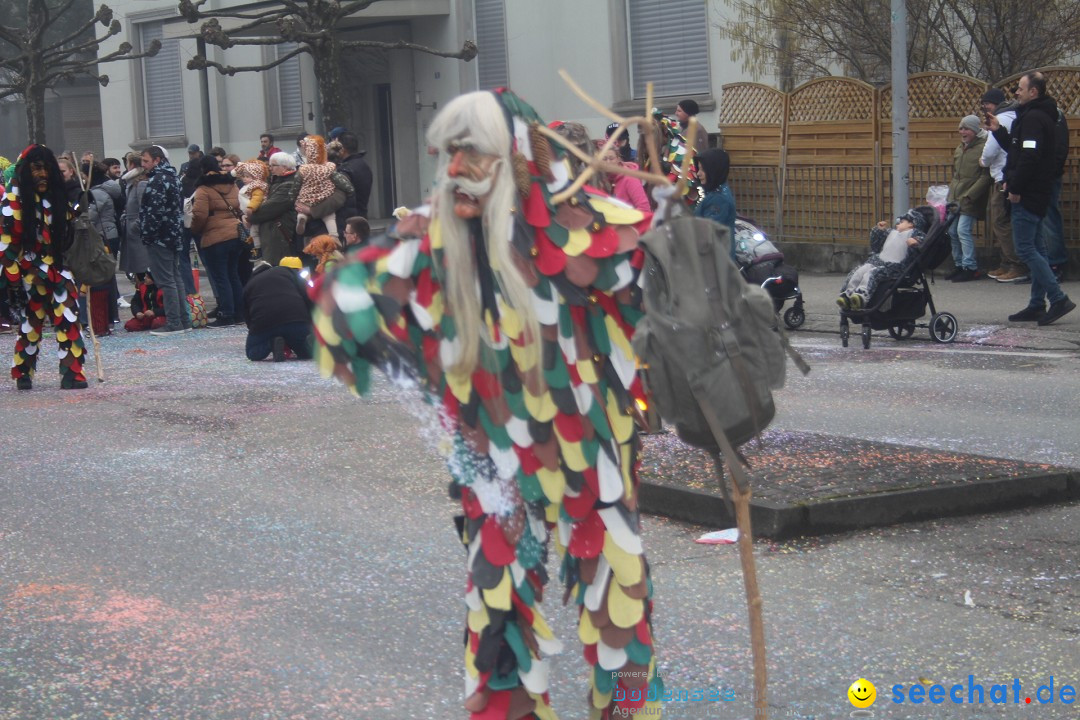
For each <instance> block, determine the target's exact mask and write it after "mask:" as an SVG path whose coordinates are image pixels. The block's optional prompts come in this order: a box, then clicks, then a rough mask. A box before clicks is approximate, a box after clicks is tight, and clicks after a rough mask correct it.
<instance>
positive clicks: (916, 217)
mask: <svg viewBox="0 0 1080 720" xmlns="http://www.w3.org/2000/svg"><path fill="white" fill-rule="evenodd" d="M900 220H907V221H908V222H909V223H911V224H912V225H914V226H915V229H916V230H918V231H919V232H926V225H927V222H926V216H925V215H923V214H922V213H921V212H919V211H918V210H916V209H915V208H911V209H910V210H908V211H907V212H906V213H904V214H903V215H901V216H900V217H899V218H898V219H897V222H899V221H900ZM283 262H284V261H283Z"/></svg>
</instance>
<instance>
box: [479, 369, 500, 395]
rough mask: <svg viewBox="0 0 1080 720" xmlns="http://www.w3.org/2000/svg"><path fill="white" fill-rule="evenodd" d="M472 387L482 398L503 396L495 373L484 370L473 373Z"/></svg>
mask: <svg viewBox="0 0 1080 720" xmlns="http://www.w3.org/2000/svg"><path fill="white" fill-rule="evenodd" d="M472 385H473V388H474V389H475V390H476V394H477V395H479V396H480V397H482V398H493V397H498V396H499V395H502V386H501V385H500V384H499V378H498V377H497V376H496V375H495V373H490V372H488V371H487V370H484V369H483V368H477V369H476V370H474V371H473V376H472Z"/></svg>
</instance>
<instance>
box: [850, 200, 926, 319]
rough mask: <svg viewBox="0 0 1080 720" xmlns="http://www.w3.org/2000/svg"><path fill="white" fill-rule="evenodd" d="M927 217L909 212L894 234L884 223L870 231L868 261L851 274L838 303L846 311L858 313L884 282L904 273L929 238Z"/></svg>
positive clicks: (898, 223) (898, 220)
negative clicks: (927, 234) (910, 256)
mask: <svg viewBox="0 0 1080 720" xmlns="http://www.w3.org/2000/svg"><path fill="white" fill-rule="evenodd" d="M926 229H927V228H926V217H925V216H924V215H923V214H922V213H921V212H919V211H918V210H915V209H912V210H908V211H907V212H906V213H904V214H903V215H902V216H900V217H899V218H897V219H896V227H895V228H893V229H892V230H891V231H890V230H889V224H888V223H887V222H885V221H884V220H882V221H881V222H879V223H878V224H877V226H876V227H875V228H874V229H873V230H871V231H870V249H871V250H872V251H873V252H872V254H871V255H870V257H869V258H867V260H866V262H864V263H863V264H862V265H860V266H859V267H857V268H855V269H854V270H852V271H851V274H850V275H848V276H847V280H846V281H845V282H844V288H843V290H841V291H840V297H838V298H837V299H836V304H837V305H839V306H840V307H841V308H843V309H844V310H859V309H861V308H862V307H863V306H865V305H869V304H870V298H872V297H873V296H874V290H875V289H876V288H877V286H878V285H880V284H881V282H882V281H883V280H892V279H895V278H896V277H898V276H899V274H900V273H901V272H903V267H904V262H905V261H906V260H907V259H908V256H909V253H911V252H912V251H913V250H914V249H915V248H917V247H918V246H919V244H920V243H921V242H922V241H923V238H925V237H926Z"/></svg>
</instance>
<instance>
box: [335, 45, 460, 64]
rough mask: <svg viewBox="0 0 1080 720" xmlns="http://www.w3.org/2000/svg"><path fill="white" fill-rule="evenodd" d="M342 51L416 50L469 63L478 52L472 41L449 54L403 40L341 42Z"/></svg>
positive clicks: (445, 51)
mask: <svg viewBox="0 0 1080 720" xmlns="http://www.w3.org/2000/svg"><path fill="white" fill-rule="evenodd" d="M339 45H340V47H341V49H343V50H356V49H359V48H379V49H382V50H416V51H417V52H422V53H426V54H428V55H435V56H437V57H444V58H454V59H457V60H464V61H465V62H469V61H470V60H472V59H473V58H474V57H476V55H477V53H478V52H479V50H478V49H477V47H476V43H474V42H473V41H472V40H466V41H465V44H464V45H462V46H461V49H460V50H457V51H453V52H451V51H450V50H436V49H435V48H431V47H428V46H427V45H417V44H416V43H411V42H406V41H404V40H398V41H397V42H380V41H378V40H343V41H341V42H340V43H339Z"/></svg>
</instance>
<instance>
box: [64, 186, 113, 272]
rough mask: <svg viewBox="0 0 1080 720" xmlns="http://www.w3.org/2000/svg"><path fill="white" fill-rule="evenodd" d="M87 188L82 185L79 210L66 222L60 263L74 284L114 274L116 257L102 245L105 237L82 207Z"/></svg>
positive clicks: (86, 199)
mask: <svg viewBox="0 0 1080 720" xmlns="http://www.w3.org/2000/svg"><path fill="white" fill-rule="evenodd" d="M89 196H90V192H89V189H88V188H84V189H83V195H82V203H81V207H82V212H80V213H79V214H78V215H76V216H75V218H74V219H73V220H72V221H71V223H70V224H69V225H68V238H67V243H66V244H67V247H66V248H64V264H65V265H66V266H67V268H68V269H69V270H71V275H72V277H74V278H75V284H76V285H88V286H90V287H94V286H96V285H103V284H105V283H107V282H109V281H110V280H112V279H113V278H114V277H115V276H116V258H115V257H113V256H112V255H110V254H109V251H108V250H107V249H106V248H105V241H104V240H103V239H102V237H101V233H100V232H99V231H98V229H97V228H96V227H94V224H93V223H92V222H90V213H89V211H88V210H87V209H86V208H87V207H88V206H89V202H90V198H89Z"/></svg>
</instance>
